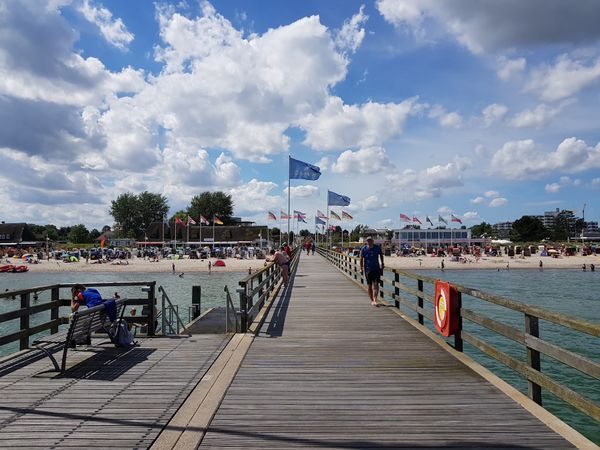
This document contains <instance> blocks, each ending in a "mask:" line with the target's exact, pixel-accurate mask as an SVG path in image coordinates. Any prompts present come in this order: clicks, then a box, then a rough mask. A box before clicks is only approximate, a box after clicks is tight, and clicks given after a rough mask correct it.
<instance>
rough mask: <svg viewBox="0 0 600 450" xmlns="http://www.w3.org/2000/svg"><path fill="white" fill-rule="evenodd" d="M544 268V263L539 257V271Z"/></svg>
mask: <svg viewBox="0 0 600 450" xmlns="http://www.w3.org/2000/svg"><path fill="white" fill-rule="evenodd" d="M541 270H544V263H543V262H542V260H541V259H540V271H541Z"/></svg>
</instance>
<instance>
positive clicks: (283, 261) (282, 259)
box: [269, 247, 290, 286]
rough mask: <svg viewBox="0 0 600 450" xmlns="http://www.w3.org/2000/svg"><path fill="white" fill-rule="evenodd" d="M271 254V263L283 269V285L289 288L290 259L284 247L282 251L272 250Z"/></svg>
mask: <svg viewBox="0 0 600 450" xmlns="http://www.w3.org/2000/svg"><path fill="white" fill-rule="evenodd" d="M270 254H271V257H270V258H269V261H272V262H274V263H275V264H277V265H278V266H279V268H280V269H281V276H282V278H283V285H284V286H287V285H288V281H289V278H290V272H289V270H290V265H289V264H290V259H289V257H288V255H287V253H286V252H285V251H284V249H283V247H282V248H281V250H278V251H275V250H271V252H270Z"/></svg>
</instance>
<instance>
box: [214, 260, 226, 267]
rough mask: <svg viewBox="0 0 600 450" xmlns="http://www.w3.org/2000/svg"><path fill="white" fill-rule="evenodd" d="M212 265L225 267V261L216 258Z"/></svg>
mask: <svg viewBox="0 0 600 450" xmlns="http://www.w3.org/2000/svg"><path fill="white" fill-rule="evenodd" d="M214 266H216V267H225V261H223V260H220V259H217V260H216V261H215V263H214Z"/></svg>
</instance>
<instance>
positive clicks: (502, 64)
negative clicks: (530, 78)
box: [496, 56, 527, 81]
mask: <svg viewBox="0 0 600 450" xmlns="http://www.w3.org/2000/svg"><path fill="white" fill-rule="evenodd" d="M526 65H527V61H526V60H525V58H516V59H508V58H506V57H505V56H500V57H499V58H498V66H499V67H498V71H497V72H496V74H497V75H498V78H500V79H501V80H503V81H507V80H509V79H510V78H511V77H512V76H513V75H514V74H515V73H519V72H522V71H523V70H525V66H526Z"/></svg>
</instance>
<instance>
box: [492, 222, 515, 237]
mask: <svg viewBox="0 0 600 450" xmlns="http://www.w3.org/2000/svg"><path fill="white" fill-rule="evenodd" d="M512 226H513V223H512V222H498V223H495V224H494V225H492V228H493V229H494V233H495V234H496V235H497V236H498V237H501V238H506V237H508V236H509V235H510V232H511V231H512Z"/></svg>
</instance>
